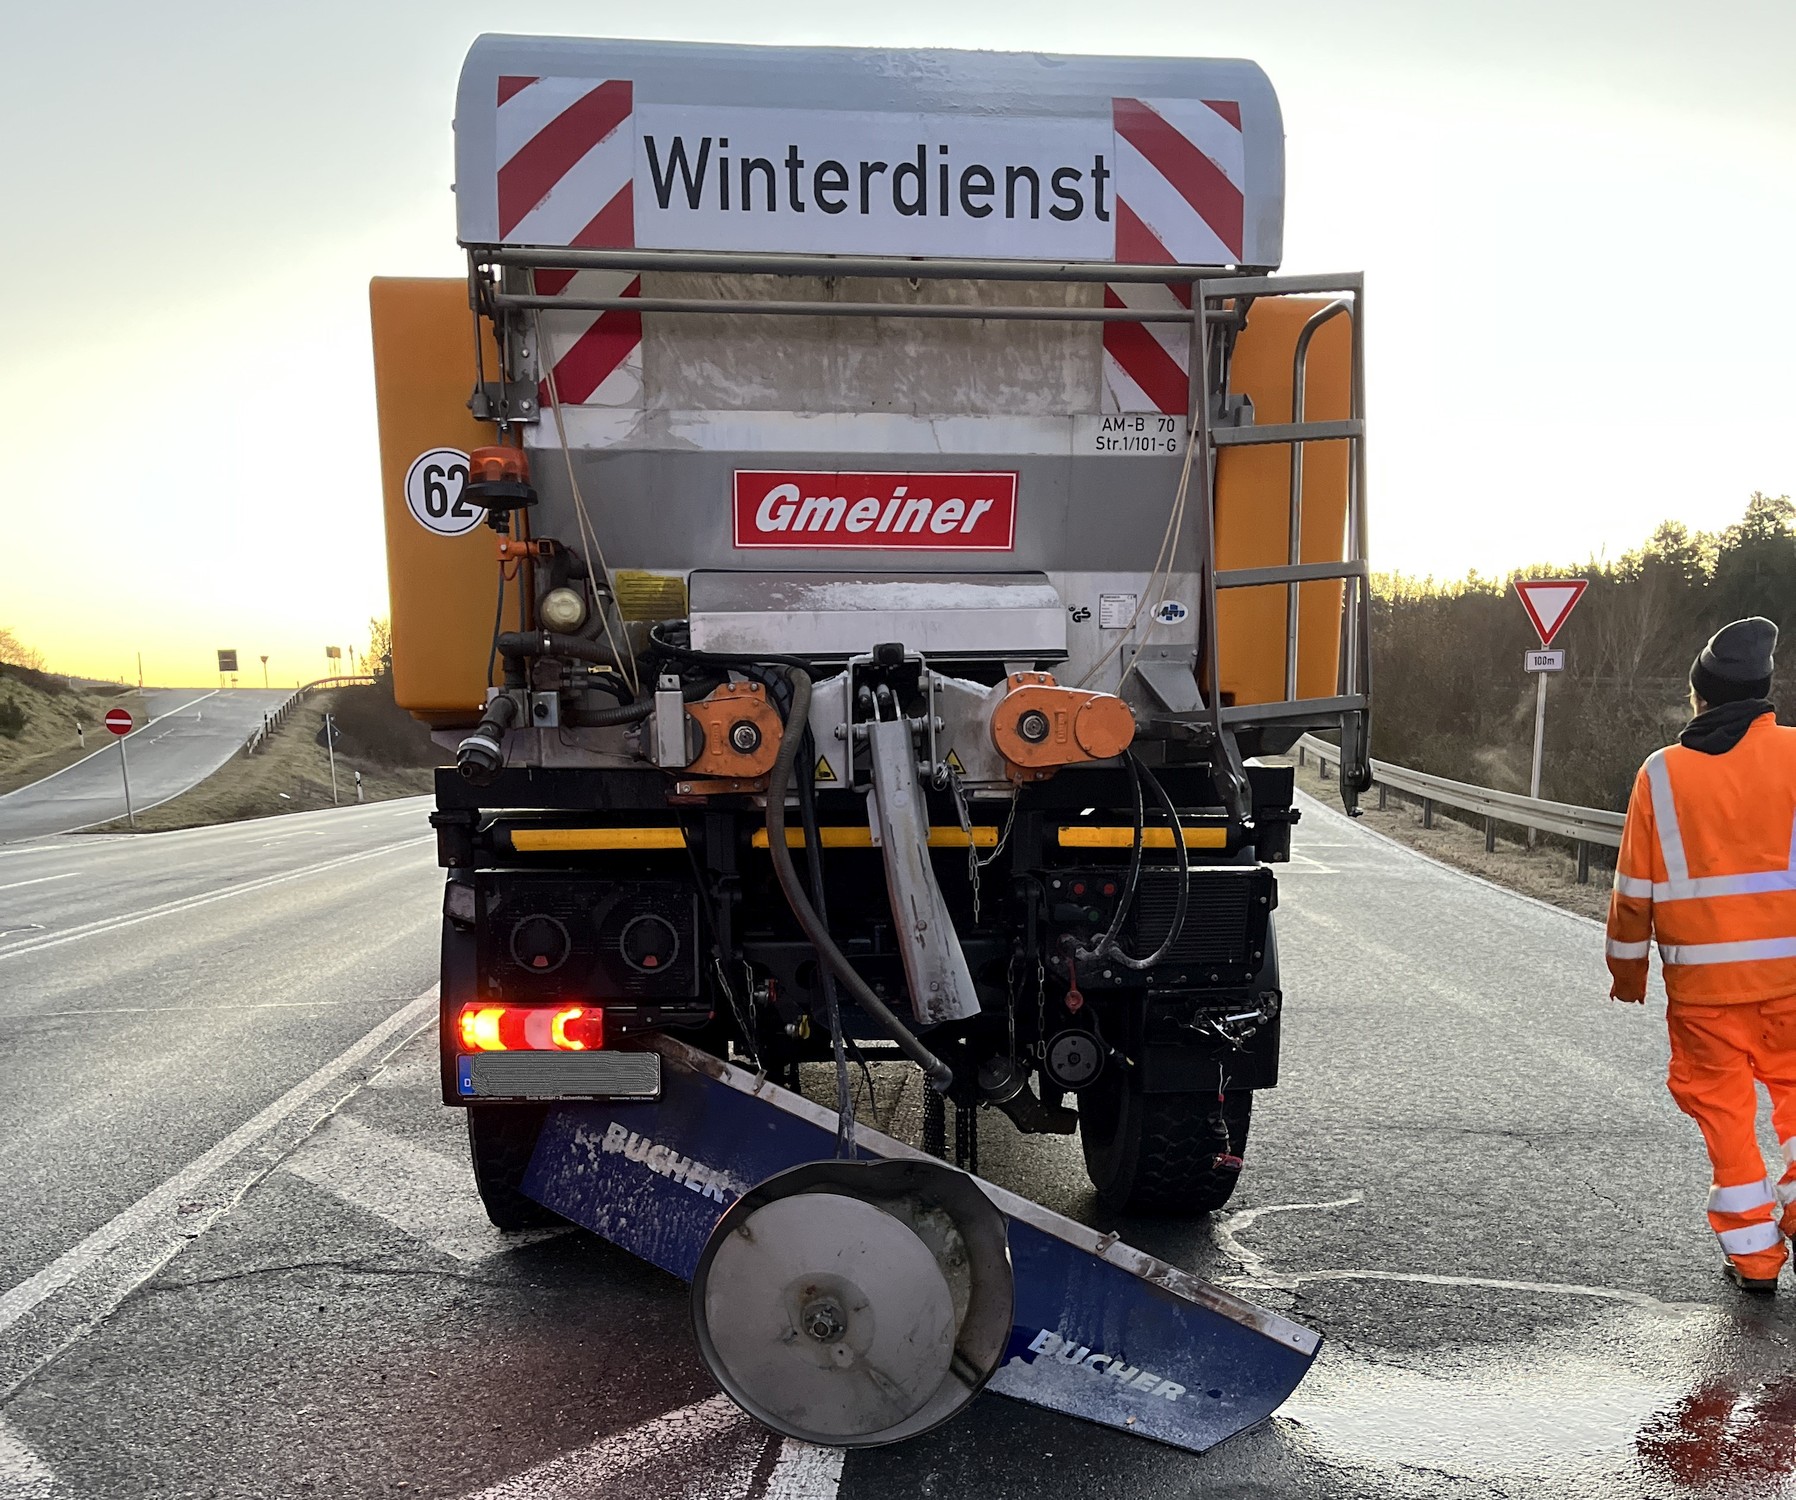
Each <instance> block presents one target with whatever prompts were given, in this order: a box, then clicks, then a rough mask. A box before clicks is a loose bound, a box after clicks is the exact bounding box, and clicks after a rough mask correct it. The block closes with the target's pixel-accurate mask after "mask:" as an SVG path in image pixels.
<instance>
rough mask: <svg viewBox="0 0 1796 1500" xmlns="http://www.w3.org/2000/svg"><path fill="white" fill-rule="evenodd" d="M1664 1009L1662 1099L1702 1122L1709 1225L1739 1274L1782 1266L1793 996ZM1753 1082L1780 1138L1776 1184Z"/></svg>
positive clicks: (1789, 1224) (1790, 1225)
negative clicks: (1667, 1096)
mask: <svg viewBox="0 0 1796 1500" xmlns="http://www.w3.org/2000/svg"><path fill="white" fill-rule="evenodd" d="M1666 1014H1667V1018H1668V1021H1669V1024H1670V1028H1671V1072H1670V1076H1669V1077H1668V1078H1667V1080H1666V1081H1667V1083H1668V1084H1669V1085H1670V1088H1671V1097H1672V1098H1674V1099H1675V1100H1677V1103H1678V1108H1679V1109H1681V1110H1683V1112H1684V1113H1685V1114H1687V1115H1689V1116H1690V1118H1691V1119H1693V1120H1695V1121H1696V1123H1697V1124H1698V1125H1699V1126H1700V1127H1701V1128H1702V1138H1703V1141H1704V1143H1705V1144H1706V1145H1707V1146H1708V1148H1709V1160H1710V1162H1711V1163H1713V1165H1714V1169H1715V1172H1714V1182H1713V1185H1712V1186H1711V1187H1710V1188H1709V1225H1710V1227H1711V1228H1712V1229H1713V1230H1714V1231H1715V1236H1716V1238H1717V1239H1719V1240H1720V1241H1721V1248H1722V1250H1724V1251H1725V1252H1726V1254H1727V1257H1728V1259H1729V1260H1731V1261H1732V1262H1733V1263H1734V1264H1735V1265H1736V1266H1738V1267H1739V1268H1740V1270H1741V1272H1742V1273H1743V1274H1744V1275H1747V1276H1759V1277H1765V1278H1767V1279H1769V1278H1771V1277H1774V1276H1776V1275H1777V1273H1778V1272H1779V1271H1780V1270H1782V1269H1783V1264H1784V1258H1785V1254H1786V1250H1785V1247H1784V1239H1785V1237H1786V1236H1788V1237H1791V1238H1796V995H1787V996H1785V997H1783V998H1782V999H1779V1000H1758V1001H1748V1002H1746V1003H1744V1004H1740V1003H1736V1004H1732V1005H1678V1004H1673V1005H1671V1006H1669V1007H1668V1008H1667V1012H1666ZM1755 1080H1756V1081H1757V1082H1758V1083H1762V1084H1764V1085H1765V1087H1766V1088H1767V1089H1768V1090H1769V1091H1770V1094H1771V1122H1772V1125H1773V1126H1774V1127H1775V1129H1776V1131H1777V1138H1778V1139H1779V1140H1780V1141H1782V1142H1783V1155H1784V1164H1783V1173H1782V1177H1781V1179H1779V1180H1778V1181H1776V1182H1773V1180H1772V1179H1771V1178H1770V1177H1768V1176H1767V1175H1766V1173H1765V1159H1764V1157H1763V1156H1761V1155H1760V1154H1759V1139H1758V1126H1757V1118H1758V1103H1759V1099H1758V1090H1757V1089H1756V1088H1755V1087H1754V1082H1755ZM1780 1221H1781V1222H1780Z"/></svg>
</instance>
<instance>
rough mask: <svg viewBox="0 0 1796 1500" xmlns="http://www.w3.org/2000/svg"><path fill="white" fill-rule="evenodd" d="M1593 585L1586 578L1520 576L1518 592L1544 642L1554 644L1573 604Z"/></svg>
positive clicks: (1516, 587) (1541, 642) (1543, 644)
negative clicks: (1524, 579) (1522, 578)
mask: <svg viewBox="0 0 1796 1500" xmlns="http://www.w3.org/2000/svg"><path fill="white" fill-rule="evenodd" d="M1589 587H1590V585H1589V583H1588V582H1586V581H1585V580H1584V579H1582V578H1532V579H1529V580H1528V581H1526V582H1523V581H1522V580H1521V579H1519V578H1518V579H1517V580H1516V582H1515V591H1516V593H1518V594H1520V595H1521V599H1522V608H1523V609H1525V610H1527V611H1528V618H1529V619H1530V620H1532V621H1533V622H1534V628H1535V629H1536V630H1537V631H1539V632H1540V644H1541V645H1542V646H1543V647H1544V646H1550V645H1552V644H1553V637H1554V636H1556V635H1558V634H1559V627H1560V626H1561V625H1563V624H1564V623H1565V621H1566V617H1567V616H1569V615H1570V614H1571V612H1572V606H1573V605H1574V604H1576V603H1577V602H1578V600H1579V599H1581V598H1582V597H1583V596H1584V590H1585V589H1587V588H1589Z"/></svg>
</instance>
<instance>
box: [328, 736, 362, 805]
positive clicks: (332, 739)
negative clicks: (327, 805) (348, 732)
mask: <svg viewBox="0 0 1796 1500" xmlns="http://www.w3.org/2000/svg"><path fill="white" fill-rule="evenodd" d="M324 752H325V754H326V755H328V756H329V757H330V763H331V806H332V807H335V806H337V730H336V726H335V725H334V724H332V723H331V716H330V715H329V714H326V715H325V716H324ZM356 800H357V801H360V800H361V799H360V798H359V797H358V798H357V799H356Z"/></svg>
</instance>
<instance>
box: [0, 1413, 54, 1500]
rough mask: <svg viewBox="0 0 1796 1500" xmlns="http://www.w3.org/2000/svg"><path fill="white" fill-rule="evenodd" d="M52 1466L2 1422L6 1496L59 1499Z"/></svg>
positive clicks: (2, 1491)
mask: <svg viewBox="0 0 1796 1500" xmlns="http://www.w3.org/2000/svg"><path fill="white" fill-rule="evenodd" d="M63 1493H64V1491H63V1489H62V1487H61V1486H60V1485H58V1484H57V1482H56V1476H55V1474H53V1473H52V1472H51V1470H50V1466H49V1465H48V1464H47V1463H45V1462H44V1461H43V1460H42V1459H41V1458H39V1457H38V1456H37V1454H35V1453H34V1452H32V1450H31V1449H30V1448H29V1447H28V1446H27V1445H26V1444H24V1443H23V1442H21V1441H20V1440H19V1439H18V1438H17V1437H16V1436H14V1434H13V1432H12V1430H11V1429H10V1428H9V1427H7V1425H6V1424H5V1423H4V1422H0V1495H5V1496H6V1497H7V1500H60V1497H61V1496H62V1494H63Z"/></svg>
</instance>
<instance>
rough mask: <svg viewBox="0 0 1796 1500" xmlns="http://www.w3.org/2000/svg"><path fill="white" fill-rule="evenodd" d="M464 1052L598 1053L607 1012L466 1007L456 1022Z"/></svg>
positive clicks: (553, 1007)
mask: <svg viewBox="0 0 1796 1500" xmlns="http://www.w3.org/2000/svg"><path fill="white" fill-rule="evenodd" d="M456 1032H457V1039H458V1041H459V1042H460V1044H461V1050H462V1051H463V1052H596V1051H597V1050H598V1049H599V1048H601V1047H603V1046H604V1045H605V1012H604V1011H603V1010H601V1009H600V1008H599V1007H598V1006H596V1005H464V1006H463V1007H462V1008H461V1014H460V1016H458V1017H457V1018H456Z"/></svg>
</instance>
